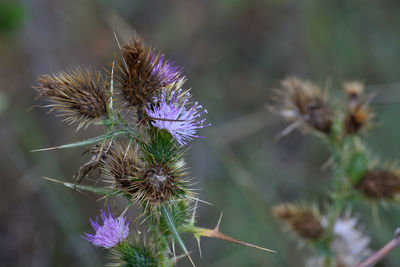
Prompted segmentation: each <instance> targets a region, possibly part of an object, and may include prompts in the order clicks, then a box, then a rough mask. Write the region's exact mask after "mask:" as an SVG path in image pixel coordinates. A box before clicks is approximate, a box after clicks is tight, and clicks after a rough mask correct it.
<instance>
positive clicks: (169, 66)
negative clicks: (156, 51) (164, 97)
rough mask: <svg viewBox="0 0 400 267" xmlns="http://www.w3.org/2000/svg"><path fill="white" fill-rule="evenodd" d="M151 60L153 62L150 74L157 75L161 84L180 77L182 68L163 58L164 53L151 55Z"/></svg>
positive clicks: (171, 81)
mask: <svg viewBox="0 0 400 267" xmlns="http://www.w3.org/2000/svg"><path fill="white" fill-rule="evenodd" d="M151 62H152V63H153V64H154V66H153V68H152V70H151V75H153V76H157V77H158V78H159V79H160V81H161V84H162V86H167V85H168V84H171V83H174V82H176V81H178V80H179V79H180V78H181V74H182V70H183V68H181V67H177V66H174V65H173V62H170V61H168V60H166V59H165V60H164V55H159V56H157V57H155V56H154V55H152V60H151Z"/></svg>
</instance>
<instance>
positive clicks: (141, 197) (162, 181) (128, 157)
mask: <svg viewBox="0 0 400 267" xmlns="http://www.w3.org/2000/svg"><path fill="white" fill-rule="evenodd" d="M142 158H145V159H146V161H143V160H142ZM154 159H155V158H153V159H151V158H149V157H142V156H139V155H138V149H137V147H136V145H134V144H132V145H131V146H129V147H128V145H127V144H126V143H116V144H114V145H113V146H112V147H110V149H109V151H108V152H107V153H106V154H105V159H104V160H103V166H104V167H103V168H104V170H105V172H104V173H105V174H106V175H105V176H106V179H107V180H109V181H111V182H112V183H114V185H115V187H116V188H118V189H119V190H120V191H121V192H123V193H124V194H127V195H130V196H131V198H132V200H134V201H137V202H139V203H142V204H144V205H145V206H149V205H150V206H152V207H153V206H157V205H159V204H161V203H164V202H167V201H169V200H173V199H182V198H183V197H184V196H185V195H186V194H187V190H186V189H185V185H186V183H187V181H186V180H185V179H183V176H184V175H185V174H186V173H185V171H184V164H183V162H182V161H179V162H172V163H170V162H169V163H165V164H160V163H159V162H157V161H155V160H154Z"/></svg>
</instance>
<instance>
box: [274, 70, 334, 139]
mask: <svg viewBox="0 0 400 267" xmlns="http://www.w3.org/2000/svg"><path fill="white" fill-rule="evenodd" d="M281 85H282V88H281V89H279V90H278V91H277V97H276V98H277V105H276V106H275V108H274V111H276V112H277V113H278V114H280V115H281V116H282V117H284V118H286V119H288V120H293V121H295V123H296V124H295V125H301V126H303V127H304V126H305V127H307V128H313V129H315V130H317V131H320V132H322V133H326V134H329V133H330V131H331V126H332V112H331V110H330V108H329V107H328V106H327V104H326V101H325V99H324V98H325V97H324V96H323V95H322V93H321V90H320V89H319V88H318V87H317V86H316V85H314V84H313V83H310V82H306V81H302V80H300V79H298V78H296V77H288V78H286V79H284V80H283V81H282V82H281Z"/></svg>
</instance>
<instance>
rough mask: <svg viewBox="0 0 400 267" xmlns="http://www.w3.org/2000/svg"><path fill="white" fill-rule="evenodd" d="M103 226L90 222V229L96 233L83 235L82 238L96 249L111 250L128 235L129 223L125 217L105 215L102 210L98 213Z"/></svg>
mask: <svg viewBox="0 0 400 267" xmlns="http://www.w3.org/2000/svg"><path fill="white" fill-rule="evenodd" d="M100 216H101V219H102V220H103V225H100V224H99V223H98V220H97V218H96V222H94V221H92V220H90V223H91V224H92V227H93V228H94V230H95V231H96V233H95V234H94V235H92V234H88V233H85V235H86V236H82V237H83V238H84V239H86V240H87V241H89V242H91V243H92V244H93V245H95V246H96V247H104V248H112V247H115V246H116V245H118V244H120V243H121V242H122V241H123V240H124V239H125V238H126V237H127V236H128V234H129V227H128V225H129V223H127V222H126V217H125V216H121V217H119V218H115V217H114V216H113V215H112V214H111V213H110V211H108V212H107V213H106V212H104V211H103V210H101V211H100Z"/></svg>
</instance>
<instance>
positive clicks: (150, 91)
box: [116, 38, 183, 109]
mask: <svg viewBox="0 0 400 267" xmlns="http://www.w3.org/2000/svg"><path fill="white" fill-rule="evenodd" d="M121 54H122V58H121V59H119V60H118V61H117V62H118V64H117V67H116V78H117V87H118V88H119V89H120V90H121V93H122V96H123V97H124V99H125V100H126V102H127V103H128V104H129V105H130V106H136V107H137V108H139V109H143V107H144V105H145V104H146V103H148V102H151V101H152V99H153V97H154V96H155V95H156V94H157V93H158V91H159V90H160V89H161V88H163V87H165V86H168V85H170V84H173V83H175V82H177V81H179V80H181V79H183V76H182V69H181V68H179V67H176V66H174V65H173V63H171V62H170V61H168V60H166V59H165V58H164V55H162V54H159V53H155V52H154V50H153V49H152V48H151V47H150V46H149V45H147V44H145V43H144V42H143V41H142V40H140V39H139V38H135V39H134V41H132V40H128V41H127V42H126V43H125V44H123V45H122V47H121Z"/></svg>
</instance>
